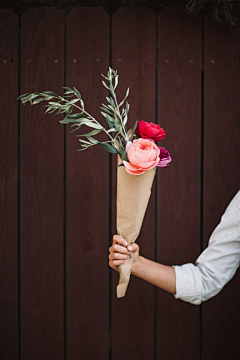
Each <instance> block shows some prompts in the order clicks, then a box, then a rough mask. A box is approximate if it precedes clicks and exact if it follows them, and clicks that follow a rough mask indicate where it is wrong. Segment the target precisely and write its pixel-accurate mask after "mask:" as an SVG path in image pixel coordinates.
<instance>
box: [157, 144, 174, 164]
mask: <svg viewBox="0 0 240 360" xmlns="http://www.w3.org/2000/svg"><path fill="white" fill-rule="evenodd" d="M158 148H159V149H160V161H159V163H158V164H157V166H159V167H167V166H168V165H169V163H170V162H171V161H172V158H171V156H170V154H169V152H168V151H167V150H166V149H165V148H164V147H162V146H158Z"/></svg>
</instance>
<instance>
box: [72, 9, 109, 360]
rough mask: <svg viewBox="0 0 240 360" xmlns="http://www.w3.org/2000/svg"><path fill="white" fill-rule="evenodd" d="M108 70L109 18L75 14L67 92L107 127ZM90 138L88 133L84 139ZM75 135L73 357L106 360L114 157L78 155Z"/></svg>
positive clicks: (96, 12) (96, 151)
mask: <svg viewBox="0 0 240 360" xmlns="http://www.w3.org/2000/svg"><path fill="white" fill-rule="evenodd" d="M108 66H109V16H108V14H107V13H106V12H104V11H103V10H102V9H99V8H98V9H97V8H85V9H80V8H75V9H73V10H72V11H71V12H70V13H69V14H68V17H67V86H75V87H76V88H77V89H78V90H79V91H80V92H81V94H82V97H83V100H84V103H85V108H86V110H87V111H88V112H89V113H90V114H91V115H93V116H95V117H96V118H97V119H98V120H99V119H100V120H99V121H101V122H102V123H104V120H103V117H102V116H101V114H100V109H99V106H101V103H102V102H105V96H108V93H107V90H106V89H105V88H104V87H103V85H102V77H101V73H102V74H106V72H107V71H108ZM81 130H83V129H81ZM67 132H69V129H67ZM86 132H89V130H88V129H87V128H86V127H85V128H84V130H83V131H80V132H78V133H86ZM75 134H76V132H75V133H71V134H68V135H67V329H68V332H67V344H68V345H67V349H68V353H67V357H68V359H69V360H77V359H79V360H80V359H86V360H87V359H89V360H91V359H99V360H106V359H107V358H108V351H109V320H108V315H109V308H108V305H109V304H108V299H109V288H108V284H109V279H108V274H109V269H108V261H107V256H108V243H109V239H108V235H109V155H108V153H107V152H106V151H105V150H103V149H102V148H101V147H100V146H94V147H92V148H91V149H88V150H87V151H83V152H77V149H80V142H78V140H77V138H75V136H74V135H75ZM97 138H98V139H100V138H101V134H100V136H99V135H98V136H97ZM102 140H108V139H106V136H103V138H102Z"/></svg>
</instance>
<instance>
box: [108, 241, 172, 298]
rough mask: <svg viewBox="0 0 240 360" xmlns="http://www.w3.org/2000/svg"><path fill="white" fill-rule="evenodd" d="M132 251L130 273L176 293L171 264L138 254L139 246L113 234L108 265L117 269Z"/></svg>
mask: <svg viewBox="0 0 240 360" xmlns="http://www.w3.org/2000/svg"><path fill="white" fill-rule="evenodd" d="M130 253H132V256H133V265H132V269H131V273H132V274H133V275H135V276H137V277H139V278H141V279H143V280H145V281H148V282H149V283H151V284H153V285H155V286H157V287H159V288H161V289H163V290H165V291H168V292H170V293H171V294H176V278H175V271H174V268H173V267H172V266H167V265H162V264H159V263H156V262H154V261H152V260H148V259H146V258H144V257H143V256H140V255H139V246H138V245H137V244H136V243H133V244H131V245H129V246H128V244H127V241H126V240H125V239H124V238H123V237H121V236H119V235H114V236H113V243H112V246H111V247H110V248H109V266H110V267H111V268H113V269H114V270H116V271H118V266H119V265H122V264H124V263H125V261H126V260H127V259H128V258H129V254H130Z"/></svg>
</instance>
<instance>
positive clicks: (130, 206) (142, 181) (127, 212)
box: [117, 159, 156, 298]
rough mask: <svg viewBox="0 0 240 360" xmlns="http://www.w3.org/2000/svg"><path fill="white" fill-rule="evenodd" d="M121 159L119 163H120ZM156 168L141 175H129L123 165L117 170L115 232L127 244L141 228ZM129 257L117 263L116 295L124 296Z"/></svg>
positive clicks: (130, 261) (128, 274)
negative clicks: (121, 262) (123, 261)
mask: <svg viewBox="0 0 240 360" xmlns="http://www.w3.org/2000/svg"><path fill="white" fill-rule="evenodd" d="M121 162H122V161H121V159H120V160H119V163H121ZM155 173H156V169H152V170H147V171H146V172H145V173H144V174H142V175H130V174H128V173H127V172H126V170H125V167H124V166H120V167H118V171H117V232H118V234H119V235H121V236H122V237H123V238H124V239H126V240H127V242H128V244H131V243H133V242H134V241H135V240H136V239H137V237H138V235H139V233H140V230H141V227H142V222H143V219H144V215H145V212H146V209H147V205H148V201H149V198H150V195H151V188H152V183H153V179H154V176H155ZM132 263H133V259H132V257H130V258H129V259H128V260H127V261H126V262H125V263H124V264H123V265H119V267H118V269H119V284H118V286H117V297H118V298H120V297H123V296H125V293H126V290H127V287H128V283H129V279H130V274H131V267H132Z"/></svg>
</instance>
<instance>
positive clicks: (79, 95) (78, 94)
mask: <svg viewBox="0 0 240 360" xmlns="http://www.w3.org/2000/svg"><path fill="white" fill-rule="evenodd" d="M73 90H74V91H75V93H76V94H77V96H78V97H79V99H81V94H80V92H79V91H78V90H77V89H76V88H75V87H73Z"/></svg>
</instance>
